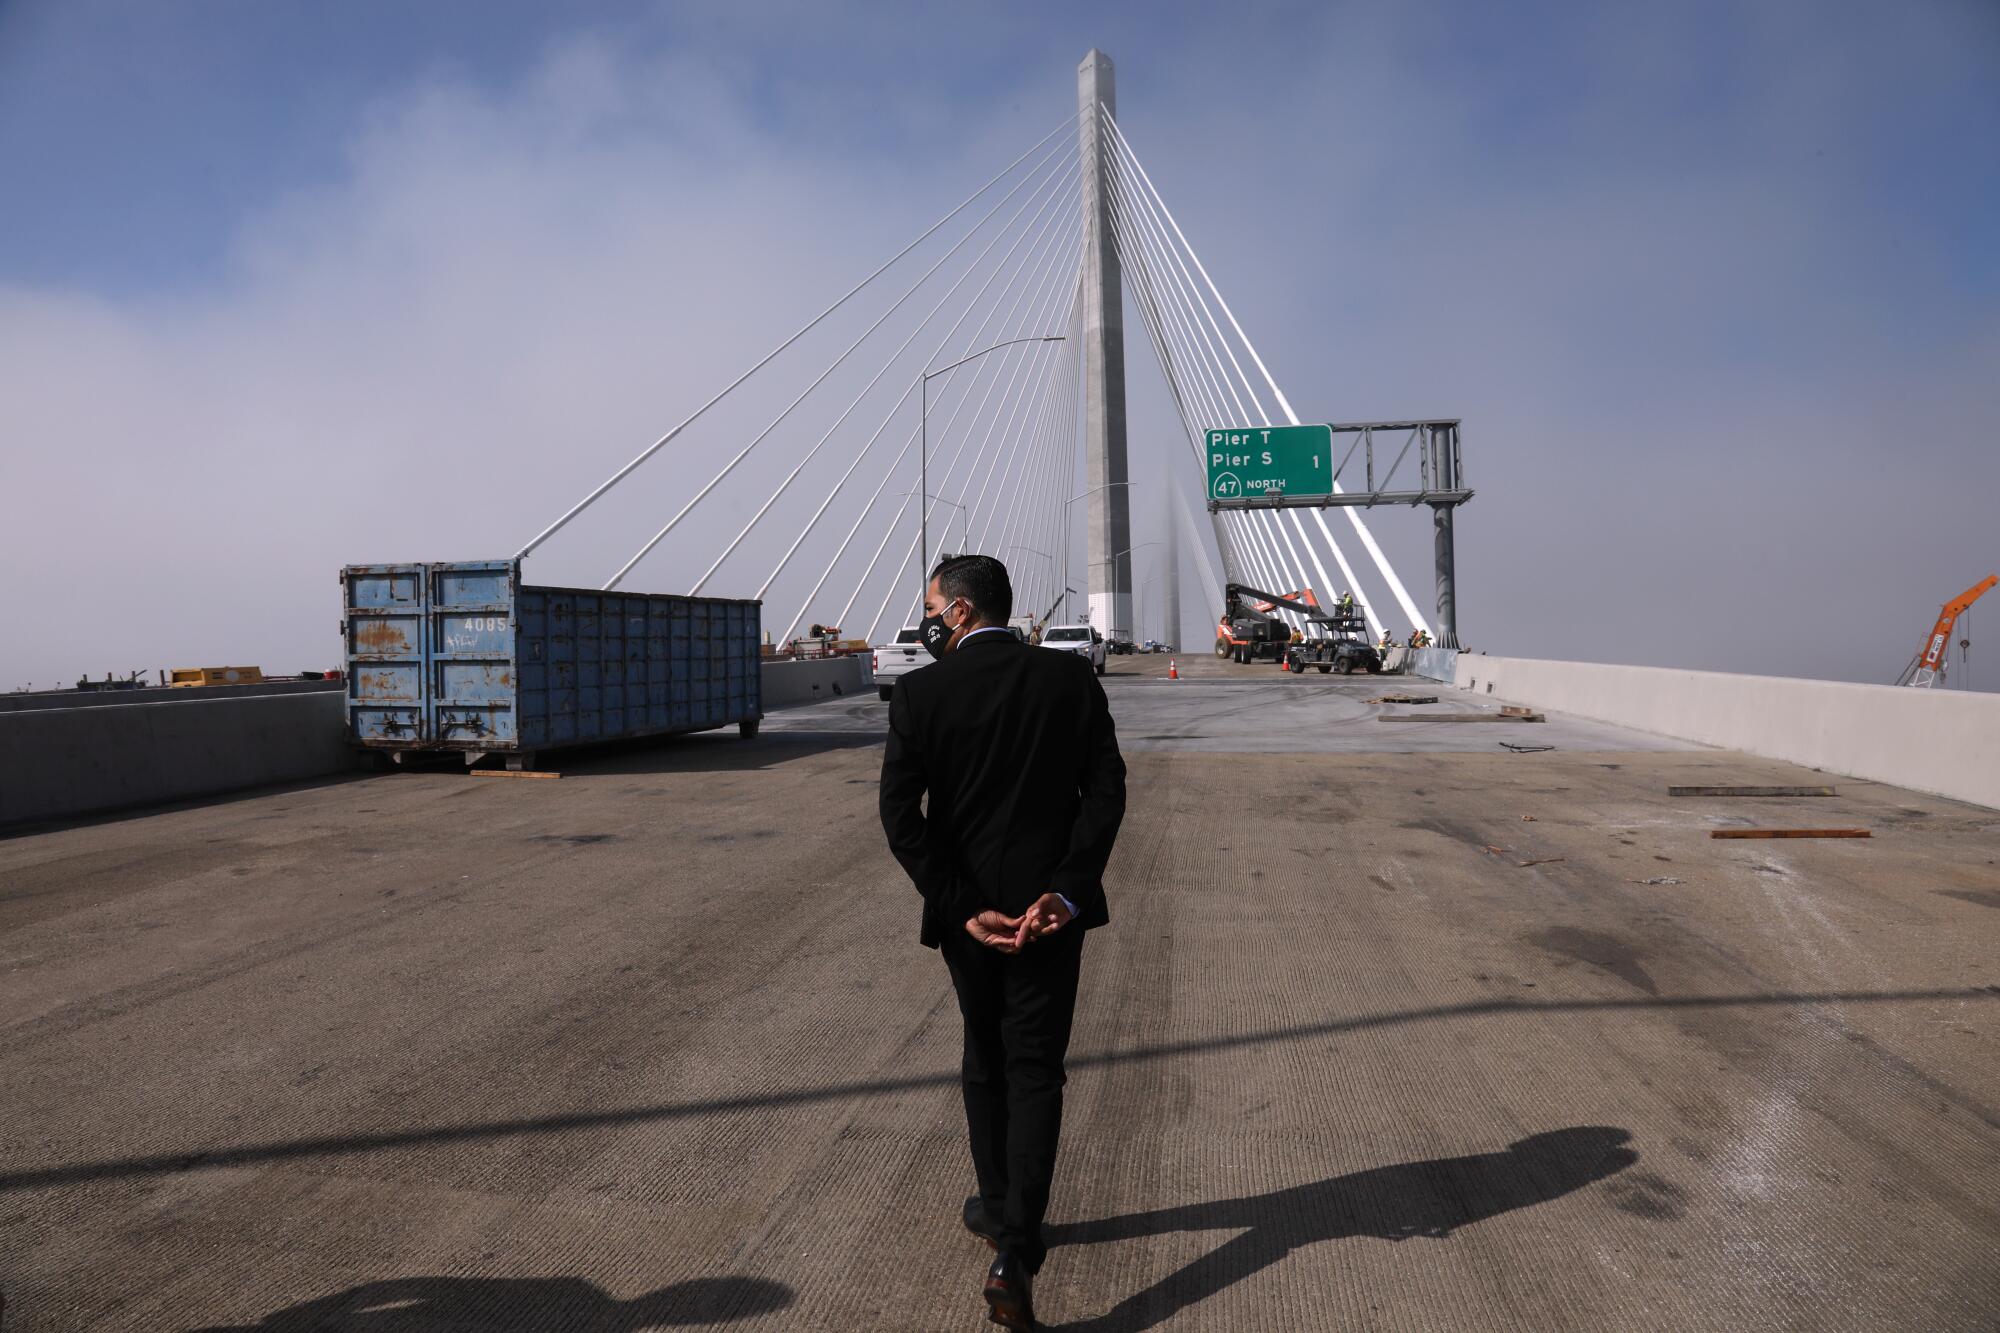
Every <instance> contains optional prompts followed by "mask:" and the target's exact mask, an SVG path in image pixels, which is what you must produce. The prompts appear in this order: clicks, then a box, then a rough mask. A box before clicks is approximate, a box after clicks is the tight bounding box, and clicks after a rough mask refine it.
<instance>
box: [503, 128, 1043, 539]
mask: <svg viewBox="0 0 2000 1333" xmlns="http://www.w3.org/2000/svg"><path fill="white" fill-rule="evenodd" d="M1075 120H1076V117H1075V116H1074V115H1071V116H1067V117H1065V118H1064V119H1063V122H1062V123H1061V124H1060V125H1057V126H1056V127H1055V128H1054V129H1052V130H1050V131H1049V132H1048V133H1047V134H1045V135H1043V136H1042V137H1041V138H1040V139H1039V140H1038V141H1036V143H1035V144H1034V145H1033V147H1031V148H1029V149H1028V151H1027V152H1025V153H1022V154H1021V155H1020V156H1019V157H1017V158H1015V159H1014V160H1013V161H1012V162H1009V163H1008V164H1007V165H1006V166H1004V167H1002V168H1001V169H1000V170H999V172H997V173H996V174H995V175H994V176H993V178H992V179H991V180H989V181H987V182H986V183H985V184H984V185H982V186H980V187H979V188H978V189H977V190H974V191H973V192H972V193H971V194H969V195H967V196H966V198H965V200H964V202H962V203H960V204H959V206H958V207H956V208H954V209H952V210H951V212H949V213H946V214H945V215H944V216H943V217H941V218H939V219H938V220H937V221H936V222H933V223H932V224H931V225H930V227H929V228H928V229H926V230H925V231H924V233H923V234H922V235H921V236H919V237H917V239H915V240H914V241H911V242H910V243H909V244H908V245H906V246H904V247H903V248H902V249H901V250H898V251H897V252H896V253H895V254H893V255H891V256H890V257H889V259H888V260H887V261H886V262H885V263H884V264H883V265H882V266H881V267H880V268H878V269H876V270H875V271H874V272H873V273H870V274H869V275H868V276H867V277H865V278H863V279H862V280H861V281H860V282H858V283H856V284H855V285H854V286H853V287H851V288H849V289H848V291H847V294H846V295H844V296H842V297H841V298H840V299H839V300H837V301H835V302H834V303H833V304H832V305H830V306H828V307H827V308H826V309H824V310H822V311H820V312H819V313H818V314H817V315H814V316H813V317H812V318H811V319H810V320H808V321H806V323H805V324H804V325H802V326H801V327H800V328H799V330H798V331H797V332H796V333H794V334H792V336H791V337H789V338H787V339H785V340H784V341H783V342H781V343H779V344H778V345H777V346H776V347H774V348H772V349H771V350H770V352H768V353H767V354H766V355H765V356H764V359H763V360H761V361H759V362H758V363H757V364H756V365H754V366H752V367H750V369H748V370H746V371H744V372H743V373H742V374H741V375H738V376H737V377H736V378H735V379H734V380H732V381H730V383H729V384H728V386H727V387H725V388H724V389H723V390H722V392H720V393H718V394H716V395H715V397H713V398H711V399H709V400H708V401H707V402H705V403H703V404H702V405H701V406H700V407H698V408H696V409H695V410H694V412H693V413H692V414H691V415H689V416H688V418H687V419H686V420H685V421H683V422H681V423H680V424H679V425H678V426H675V427H674V428H673V429H672V430H670V431H668V432H667V433H666V434H665V435H662V436H661V437H660V438H659V439H657V440H655V441H653V443H652V444H650V445H648V446H647V447H646V448H645V449H643V450H641V451H640V453H639V456H638V457H637V458H634V459H633V460H632V461H631V462H629V463H627V464H626V465H625V466H624V467H622V468H619V469H618V470H617V471H616V472H614V473H612V474H611V476H610V477H609V478H608V479H606V480H605V482H604V483H603V484H602V485H601V486H599V487H598V488H597V489H596V490H594V491H592V492H591V493H590V494H588V495H586V496H584V497H583V499H581V500H579V501H577V503H576V504H574V505H572V506H571V507H570V509H569V511H568V512H567V513H565V514H564V515H563V516H562V517H561V518H559V519H557V520H556V521H555V522H553V523H551V524H549V526H548V527H546V528H543V529H542V530H541V532H540V533H538V534H536V536H535V538H534V540H533V541H530V542H529V543H528V544H527V545H526V546H523V547H522V548H521V549H520V550H519V551H516V552H515V553H514V558H515V559H516V560H524V559H526V558H527V557H528V555H529V554H531V553H532V552H533V551H534V549H535V548H536V547H538V546H540V545H541V544H542V543H543V542H545V541H547V540H548V539H549V538H551V537H553V536H555V534H556V533H557V532H558V531H560V530H561V529H562V528H563V526H564V525H565V524H567V523H568V522H569V521H570V520H571V519H573V518H575V517H576V516H577V515H578V514H581V513H582V512H583V511H584V510H586V509H588V508H589V507H590V506H591V505H592V504H593V503H595V502H596V501H597V499H598V498H599V497H600V496H602V495H603V494H604V493H605V492H606V491H608V490H610V489H611V488H612V487H613V486H616V485H617V484H618V483H619V482H621V481H623V480H624V479H625V478H626V477H627V476H629V475H631V473H632V471H633V470H634V469H636V468H637V467H638V466H639V465H640V464H641V463H644V462H645V461H646V460H647V459H649V458H651V457H652V456H653V455H654V454H656V453H658V452H659V451H660V450H661V449H662V448H664V447H665V446H666V445H667V443H668V442H669V441H670V440H672V439H673V438H674V437H675V436H677V435H679V434H680V433H681V432H682V431H684V430H686V429H687V428H688V427H689V426H691V425H693V424H694V423H695V422H696V421H697V420H699V419H700V417H701V416H702V415H703V414H704V413H706V412H707V411H708V409H709V408H711V407H714V406H715V405H716V404H717V403H719V402H721V401H722V400H723V399H724V398H727V397H728V396H729V395H730V394H731V393H732V392H734V391H735V390H736V388H737V387H738V386H739V385H741V384H742V383H743V382H744V381H745V380H747V379H749V378H750V377H751V376H752V375H755V374H756V373H757V372H758V371H760V370H762V369H763V368H764V367H765V366H768V365H770V364H771V362H773V361H774V360H776V359H777V358H778V357H779V356H780V355H781V354H782V353H783V352H784V351H785V349H786V348H788V347H790V346H791V345H792V344H793V343H795V342H797V341H798V340H799V339H801V338H803V337H805V336H806V334H808V333H810V332H812V331H813V329H815V328H817V327H818V326H819V324H820V323H821V321H823V320H825V319H826V317H827V316H829V315H831V314H832V313H833V312H834V311H836V310H838V309H840V308H841V307H842V306H844V305H846V304H847V303H848V301H850V300H852V299H853V298H854V296H855V295H856V294H858V293H859V292H860V291H861V289H862V288H864V287H866V286H868V284H869V283H871V282H873V281H875V279H877V278H879V277H881V276H882V274H884V273H885V272H887V271H888V270H889V269H890V267H892V266H893V265H894V264H895V263H896V262H897V261H898V260H900V259H902V258H903V256H905V255H907V254H909V253H910V251H912V250H914V249H916V248H917V247H918V246H920V245H922V244H923V243H924V242H925V241H927V240H929V239H930V238H931V237H932V236H933V235H935V234H936V233H937V231H938V229H939V228H940V227H943V226H944V225H945V224H946V223H947V222H950V221H951V220H952V219H953V218H955V217H957V216H958V215H959V214H960V213H963V212H964V211H965V210H966V209H967V208H970V207H971V206H972V205H973V204H974V203H975V202H977V201H978V199H979V198H980V196H981V195H983V194H985V193H986V192H987V191H988V190H990V189H992V188H993V187H994V186H995V185H998V184H999V183H1000V182H1001V181H1003V180H1005V179H1006V178H1007V177H1008V176H1009V175H1010V174H1011V173H1012V172H1013V170H1014V168H1015V167H1018V166H1020V165H1021V163H1023V162H1025V161H1027V160H1028V159H1029V158H1031V157H1033V156H1034V155H1035V153H1036V152H1038V151H1039V150H1040V149H1041V147H1042V145H1043V144H1046V143H1047V142H1048V141H1049V140H1051V139H1053V138H1055V137H1056V136H1057V135H1058V134H1061V133H1062V132H1063V131H1064V130H1066V129H1068V128H1069V127H1070V125H1071V124H1072V123H1074V122H1075Z"/></svg>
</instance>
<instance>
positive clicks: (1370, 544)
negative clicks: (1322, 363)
mask: <svg viewBox="0 0 2000 1333" xmlns="http://www.w3.org/2000/svg"><path fill="white" fill-rule="evenodd" d="M1104 117H1105V122H1106V123H1107V124H1109V125H1110V126H1111V132H1112V134H1113V136H1114V137H1115V138H1116V139H1117V142H1118V144H1119V145H1120V146H1121V147H1122V148H1123V150H1124V154H1125V157H1126V159H1127V160H1128V161H1130V163H1131V165H1132V167H1133V168H1134V169H1135V170H1136V171H1137V172H1138V173H1139V179H1140V181H1141V182H1142V183H1143V185H1144V186H1145V190H1146V192H1147V193H1148V194H1149V195H1150V196H1151V198H1152V199H1153V201H1154V202H1155V203H1157V204H1158V205H1159V209H1160V212H1161V214H1162V215H1163V216H1164V217H1165V218H1166V220H1167V223H1168V225H1169V226H1171V227H1172V228H1173V230H1174V235H1175V236H1177V237H1178V238H1179V239H1180V245H1181V248H1182V249H1184V250H1185V251H1186V252H1187V256H1188V258H1189V259H1191V260H1193V261H1194V266H1195V270H1196V271H1197V272H1199V273H1200V274H1201V278H1202V281H1203V283H1205V284H1206V285H1207V287H1208V290H1209V292H1210V293H1211V294H1212V295H1213V296H1214V297H1215V303H1216V305H1217V306H1219V307H1220V308H1221V310H1222V313H1223V315H1224V317H1225V318H1227V319H1228V321H1229V326H1230V328H1232V329H1234V330H1235V331H1236V336H1237V338H1239V339H1240V340H1241V341H1242V343H1243V348H1244V350H1245V351H1247V352H1249V354H1250V359H1251V360H1252V361H1253V362H1254V363H1256V366H1257V370H1258V372H1259V373H1260V374H1262V375H1263V377H1264V382H1265V383H1266V384H1267V385H1269V386H1270V389H1271V394H1272V396H1273V397H1274V398H1276V399H1277V401H1278V406H1279V407H1280V408H1281V409H1282V410H1283V411H1284V414H1285V419H1286V420H1287V421H1289V422H1291V423H1292V424H1293V425H1298V424H1299V415H1298V413H1297V412H1295V411H1293V410H1292V404H1291V402H1290V400H1289V399H1287V398H1286V397H1285V393H1284V390H1282V389H1280V388H1279V387H1278V382H1277V380H1276V379H1274V378H1273V377H1272V375H1271V370H1270V367H1268V366H1266V365H1265V364H1264V358H1263V357H1262V356H1260V355H1258V352H1257V345H1256V344H1255V343H1253V342H1251V341H1250V335H1249V334H1247V333H1245V332H1244V331H1243V325H1242V323H1241V322H1240V321H1238V320H1237V318H1236V313H1235V312H1234V311H1233V310H1231V309H1230V308H1229V302H1228V301H1227V300H1226V299H1224V297H1223V295H1222V292H1221V290H1220V289H1219V288H1218V287H1217V286H1216V285H1215V279H1214V278H1212V277H1210V276H1209V272H1208V268H1207V266H1206V265H1204V264H1203V263H1202V262H1201V256H1200V255H1199V254H1198V253H1197V252H1196V251H1195V248H1194V246H1193V244H1192V243H1191V242H1189V240H1188V239H1187V234H1186V233H1185V232H1183V231H1182V230H1181V226H1180V223H1179V222H1178V221H1176V220H1175V218H1174V215H1173V210H1172V209H1171V208H1169V207H1168V206H1167V201H1166V200H1165V198H1163V197H1162V196H1161V194H1160V192H1159V189H1158V188H1157V187H1155V186H1154V184H1153V180H1152V177H1151V176H1150V175H1148V174H1147V171H1146V167H1145V164H1144V163H1142V162H1141V161H1140V160H1139V155H1138V153H1137V152H1136V151H1134V149H1133V148H1132V144H1131V142H1130V140H1128V139H1127V138H1126V137H1125V132H1124V131H1123V130H1122V129H1120V128H1119V126H1118V122H1117V120H1116V118H1115V117H1113V116H1112V115H1111V114H1110V113H1109V112H1106V113H1104ZM1333 489H1334V492H1335V493H1336V494H1344V493H1345V489H1346V488H1345V487H1343V486H1341V484H1340V483H1339V482H1338V481H1335V482H1334V483H1333ZM1344 512H1345V513H1346V515H1347V520H1348V523H1349V525H1350V526H1351V527H1352V528H1353V529H1354V533H1355V535H1356V536H1357V537H1359V538H1360V540H1361V544H1362V546H1363V547H1364V548H1365V549H1366V550H1367V552H1368V555H1369V558H1370V559H1371V560H1373V561H1374V562H1375V567H1376V568H1377V569H1378V570H1379V571H1380V572H1381V574H1382V577H1383V579H1384V580H1385V581H1386V582H1387V583H1388V585H1389V591H1390V592H1391V594H1393V595H1394V596H1395V598H1396V601H1397V604H1398V605H1400V606H1401V607H1402V608H1403V613H1404V614H1405V615H1407V616H1408V617H1409V618H1410V623H1411V624H1412V625H1413V626H1414V627H1416V628H1418V629H1422V630H1423V631H1425V632H1426V633H1429V632H1430V623H1429V622H1428V621H1427V620H1425V619H1424V616H1423V613H1422V612H1421V611H1419V610H1418V609H1417V604H1416V603H1415V602H1414V601H1412V600H1411V598H1410V594H1409V590H1408V589H1406V588H1405V587H1404V586H1403V581H1402V579H1400V578H1399V577H1397V575H1396V570H1395V567H1394V566H1393V565H1391V564H1390V563H1389V559H1388V557H1387V556H1386V555H1384V554H1383V552H1382V548H1381V546H1380V545H1378V544H1377V543H1376V541H1375V536H1374V534H1373V533H1371V532H1370V531H1369V530H1368V525H1367V524H1366V523H1365V522H1363V521H1362V519H1361V516H1360V514H1359V513H1357V512H1356V511H1355V510H1354V509H1353V508H1352V507H1344ZM1314 514H1315V517H1316V518H1318V522H1319V528H1320V531H1321V532H1322V533H1323V534H1325V536H1326V539H1327V541H1328V542H1329V543H1331V542H1332V541H1333V533H1332V531H1331V529H1329V528H1328V527H1327V526H1326V520H1325V519H1324V518H1323V517H1320V516H1319V511H1317V510H1315V511H1314ZM1335 556H1336V558H1338V556H1339V551H1338V548H1337V547H1336V548H1335ZM1344 563H1345V562H1343V565H1344ZM1356 595H1357V597H1358V596H1359V589H1358V588H1357V589H1356Z"/></svg>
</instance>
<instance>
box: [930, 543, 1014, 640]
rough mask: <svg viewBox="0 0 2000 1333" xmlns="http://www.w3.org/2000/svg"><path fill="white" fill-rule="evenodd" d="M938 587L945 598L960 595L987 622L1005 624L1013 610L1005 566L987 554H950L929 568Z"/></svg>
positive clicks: (1011, 586)
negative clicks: (931, 568)
mask: <svg viewBox="0 0 2000 1333" xmlns="http://www.w3.org/2000/svg"><path fill="white" fill-rule="evenodd" d="M931 577H932V578H934V579H936V580H937V581H938V591H939V592H941V593H943V594H944V595H945V596H946V597H947V598H950V597H963V598H964V599H965V600H966V601H968V602H970V603H972V609H973V611H974V612H975V613H977V615H978V617H979V618H980V619H981V620H983V621H985V622H986V623H987V624H989V625H1004V624H1006V623H1007V620H1008V617H1010V616H1012V615H1013V614H1014V581H1013V580H1012V579H1010V578H1008V577H1007V566H1005V565H1003V564H1001V563H1000V562H999V561H998V560H995V559H994V558H993V557H992V556H990V555H953V556H947V557H945V558H944V559H943V560H940V561H938V567H937V568H936V569H934V570H932V571H931Z"/></svg>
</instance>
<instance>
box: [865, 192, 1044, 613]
mask: <svg viewBox="0 0 2000 1333" xmlns="http://www.w3.org/2000/svg"><path fill="white" fill-rule="evenodd" d="M1056 238H1057V239H1056V243H1055V244H1053V245H1052V246H1051V247H1050V249H1049V250H1048V252H1047V257H1046V259H1045V260H1044V261H1042V262H1043V263H1044V264H1045V266H1046V267H1047V268H1048V269H1049V270H1050V271H1054V270H1056V269H1057V268H1059V267H1060V265H1061V262H1062V257H1063V256H1064V255H1065V254H1066V253H1067V252H1068V249H1069V239H1068V229H1064V230H1059V231H1058V232H1057V233H1056ZM1042 281H1043V280H1042V279H1041V278H1039V277H1038V278H1034V279H1031V280H1030V282H1028V283H1027V284H1026V285H1024V286H1023V287H1022V289H1021V291H1020V292H1019V293H1018V294H1016V296H1015V297H1014V301H1013V303H1012V304H1011V305H1009V306H1008V308H1007V312H1006V314H1005V315H1004V316H1002V317H1001V320H1000V326H1001V328H1003V329H1012V328H1017V327H1026V325H1025V324H1020V323H1018V322H1017V318H1016V317H1017V316H1018V314H1019V313H1020V309H1021V303H1022V301H1023V300H1024V299H1026V298H1027V296H1028V293H1029V291H1030V290H1031V289H1035V288H1038V287H1040V286H1041V285H1042ZM1009 287H1010V288H1011V287H1012V283H1011V282H1010V284H1009ZM1021 346H1024V347H1025V346H1033V347H1044V346H1047V344H1045V343H1034V344H1027V343H1024V344H1021ZM1019 350H1020V348H1019V347H1009V348H1003V349H1002V350H1000V351H998V352H995V353H994V354H993V355H992V356H991V357H981V358H980V359H979V360H978V361H976V362H974V363H973V364H974V366H975V370H974V373H973V375H972V377H971V378H970V379H969V380H968V381H967V383H966V388H965V391H964V393H963V394H962V395H961V396H960V398H959V400H958V403H957V404H956V406H954V407H953V409H952V415H951V417H950V418H949V420H947V421H946V423H945V427H944V429H943V431H941V432H940V435H939V438H940V440H941V441H942V440H944V439H949V438H950V434H951V428H952V427H953V426H954V425H956V424H957V422H958V419H959V416H960V415H961V414H962V413H963V411H964V409H965V405H966V404H967V403H968V402H969V401H971V398H972V391H973V389H974V388H975V387H976V386H977V385H978V384H979V382H980V380H982V379H984V380H985V381H986V389H985V392H984V395H983V396H982V397H981V399H980V402H979V406H978V407H977V408H975V409H974V415H975V418H976V416H977V414H978V413H980V412H983V411H985V407H986V403H987V402H988V401H990V400H991V398H992V394H993V386H994V385H995V384H996V383H997V382H998V380H999V375H1000V370H999V367H1000V366H1001V364H1003V363H1004V362H1006V361H1007V360H1008V359H1009V358H1011V357H1013V355H1014V354H1015V353H1016V352H1018V351H1019ZM965 443H966V441H965V439H964V438H961V439H960V440H959V442H958V444H957V445H956V446H955V447H954V448H953V450H952V453H951V456H950V458H949V459H948V460H947V462H946V464H945V467H944V469H943V470H942V471H941V472H940V473H939V480H938V482H937V484H936V485H935V486H934V487H933V488H932V493H933V494H934V495H938V496H942V495H943V493H944V492H945V491H946V490H947V489H948V488H949V487H950V485H951V479H952V477H953V476H955V475H956V473H957V467H958V460H959V458H960V457H961V456H962V455H963V453H964V450H965ZM932 508H933V510H934V509H935V508H936V506H935V503H934V504H933V505H932ZM921 531H922V529H921V528H919V530H918V534H913V535H912V537H911V540H910V554H914V553H915V551H916V545H917V540H918V536H919V535H920V534H921ZM895 532H896V526H895V524H894V523H892V524H891V525H890V527H889V530H888V531H887V532H885V533H884V534H883V537H882V544H881V545H879V546H877V547H876V550H875V555H874V557H873V558H872V559H871V560H870V561H869V563H868V568H867V569H866V570H865V571H864V572H863V574H862V576H861V579H860V581H859V582H858V583H857V584H856V585H855V588H854V593H853V595H852V596H850V597H849V598H848V600H847V604H846V605H845V606H844V607H842V608H841V612H840V621H841V622H842V623H845V622H846V620H847V618H848V615H849V614H850V613H851V612H852V611H853V609H854V603H855V602H856V601H857V600H858V599H859V598H860V596H861V594H862V592H863V591H864V590H865V589H866V587H867V585H868V581H869V579H870V578H872V577H873V575H874V571H875V566H876V564H877V563H879V562H880V560H881V558H882V553H883V551H884V550H885V549H886V548H887V546H888V543H889V542H890V541H891V540H892V539H893V538H894V536H895ZM908 558H909V556H908V555H905V556H904V559H906V560H907V559H908ZM896 568H897V569H900V568H901V565H900V564H899V565H898V566H897V567H896ZM894 579H895V575H894V573H893V571H892V574H891V579H890V589H891V592H892V594H893V590H894V587H895V582H894ZM886 606H887V599H886V598H885V599H884V609H886ZM880 623H881V613H880V612H878V613H877V615H876V618H875V620H874V622H872V623H871V625H870V629H869V637H870V638H873V637H874V631H875V628H876V626H879V624H880Z"/></svg>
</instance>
